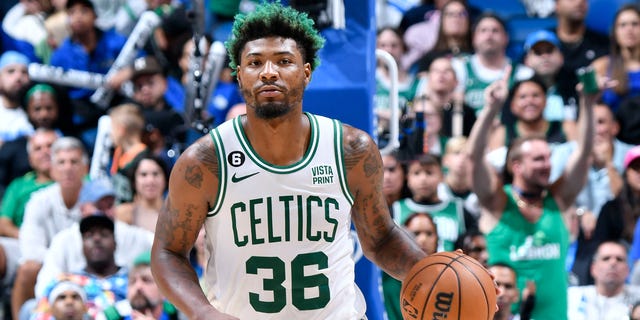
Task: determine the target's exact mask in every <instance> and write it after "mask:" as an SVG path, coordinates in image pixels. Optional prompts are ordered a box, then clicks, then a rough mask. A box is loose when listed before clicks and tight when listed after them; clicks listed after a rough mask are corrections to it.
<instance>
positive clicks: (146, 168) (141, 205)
mask: <svg viewBox="0 0 640 320" xmlns="http://www.w3.org/2000/svg"><path fill="white" fill-rule="evenodd" d="M131 172H133V176H132V177H130V180H131V186H132V187H133V194H134V196H133V202H130V203H123V204H121V205H119V206H117V207H116V219H118V220H121V221H124V222H126V223H128V224H132V225H136V226H138V227H141V228H143V229H146V230H149V231H151V232H155V229H156V221H157V220H158V214H159V213H160V209H161V208H162V204H163V203H164V193H165V191H166V188H167V177H168V172H167V168H166V165H165V162H164V161H162V159H160V158H158V157H156V156H152V155H146V156H144V157H142V158H140V160H139V161H137V162H136V163H134V166H133V170H132V171H131Z"/></svg>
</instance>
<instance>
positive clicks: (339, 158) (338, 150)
mask: <svg viewBox="0 0 640 320" xmlns="http://www.w3.org/2000/svg"><path fill="white" fill-rule="evenodd" d="M333 138H334V139H335V141H334V143H333V148H334V149H335V152H334V154H335V157H336V168H337V169H338V177H339V179H340V189H342V193H343V194H344V196H345V197H346V198H347V201H349V204H350V205H353V202H354V200H353V195H352V194H351V191H350V190H349V184H348V183H347V170H346V168H345V167H344V148H343V147H342V124H341V123H340V121H338V120H335V119H334V120H333Z"/></svg>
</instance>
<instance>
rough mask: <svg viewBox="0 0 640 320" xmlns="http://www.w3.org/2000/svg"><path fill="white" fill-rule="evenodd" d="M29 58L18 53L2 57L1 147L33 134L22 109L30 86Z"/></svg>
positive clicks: (0, 89) (0, 91)
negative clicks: (22, 101) (25, 94)
mask: <svg viewBox="0 0 640 320" xmlns="http://www.w3.org/2000/svg"><path fill="white" fill-rule="evenodd" d="M28 64H29V58H27V56H25V55H24V54H22V53H19V52H17V51H6V52H5V53H3V54H2V56H0V146H1V145H2V144H3V143H4V142H6V141H12V140H14V139H16V138H19V137H21V136H26V135H29V134H31V133H33V126H32V125H31V123H29V118H28V117H27V113H26V112H25V111H24V110H23V108H21V107H20V104H21V100H20V99H21V97H22V93H23V91H24V89H26V87H27V86H28V85H29V74H28V73H27V65H28Z"/></svg>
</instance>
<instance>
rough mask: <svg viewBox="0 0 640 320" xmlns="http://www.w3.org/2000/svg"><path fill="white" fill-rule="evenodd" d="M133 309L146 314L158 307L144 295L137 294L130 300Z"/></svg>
mask: <svg viewBox="0 0 640 320" xmlns="http://www.w3.org/2000/svg"><path fill="white" fill-rule="evenodd" d="M129 303H130V304H131V308H133V310H136V311H140V312H142V313H144V312H145V311H147V310H153V309H154V308H155V307H156V306H155V305H154V304H153V303H152V302H151V300H149V299H148V298H147V297H145V296H144V295H143V294H141V293H139V292H137V293H136V294H135V295H134V296H133V297H132V298H131V299H129Z"/></svg>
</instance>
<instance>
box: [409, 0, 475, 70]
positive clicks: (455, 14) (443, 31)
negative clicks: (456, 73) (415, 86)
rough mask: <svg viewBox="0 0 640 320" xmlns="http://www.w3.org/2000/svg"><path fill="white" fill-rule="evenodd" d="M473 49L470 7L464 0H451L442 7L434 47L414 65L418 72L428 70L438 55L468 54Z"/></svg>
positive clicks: (455, 55)
mask: <svg viewBox="0 0 640 320" xmlns="http://www.w3.org/2000/svg"><path fill="white" fill-rule="evenodd" d="M472 50H473V48H472V46H471V20H470V17H469V7H468V6H467V4H466V2H465V1H463V0H451V1H449V2H447V3H446V4H445V5H444V6H443V7H442V17H441V18H440V27H439V28H438V39H437V40H436V43H435V45H434V47H433V49H431V51H429V52H427V53H426V54H425V55H424V56H422V57H421V58H420V59H419V60H418V61H417V62H416V63H415V65H414V67H415V68H416V70H417V71H418V72H421V71H426V70H427V69H428V66H429V64H430V63H431V62H432V61H433V60H434V59H435V58H436V57H439V56H442V55H452V56H454V57H457V56H461V55H468V54H471V52H472Z"/></svg>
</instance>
